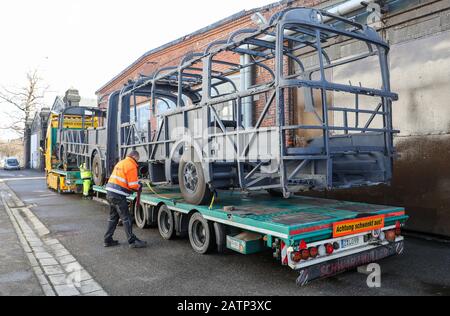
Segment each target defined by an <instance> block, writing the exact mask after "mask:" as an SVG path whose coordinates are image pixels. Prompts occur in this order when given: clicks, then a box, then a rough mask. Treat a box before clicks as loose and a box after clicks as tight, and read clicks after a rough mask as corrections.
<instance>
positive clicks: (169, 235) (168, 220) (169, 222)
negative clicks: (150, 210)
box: [158, 205, 175, 240]
mask: <svg viewBox="0 0 450 316" xmlns="http://www.w3.org/2000/svg"><path fill="white" fill-rule="evenodd" d="M158 229H159V234H160V235H161V237H162V238H164V239H166V240H171V239H173V238H174V237H175V223H174V218H173V213H172V211H171V210H169V208H168V207H167V206H166V205H162V206H161V207H160V208H159V212H158Z"/></svg>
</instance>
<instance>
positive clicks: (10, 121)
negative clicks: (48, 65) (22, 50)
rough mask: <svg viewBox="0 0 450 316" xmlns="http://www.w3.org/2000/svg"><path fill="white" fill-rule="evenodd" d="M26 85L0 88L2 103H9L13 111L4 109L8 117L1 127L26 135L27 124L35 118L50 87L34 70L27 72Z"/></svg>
mask: <svg viewBox="0 0 450 316" xmlns="http://www.w3.org/2000/svg"><path fill="white" fill-rule="evenodd" d="M26 76H27V81H26V85H25V86H23V87H22V88H17V89H8V88H5V87H2V88H1V89H0V103H6V104H9V105H10V106H11V107H12V109H13V110H12V111H3V113H4V115H5V116H6V117H7V119H6V120H2V121H7V123H6V124H5V125H4V126H0V129H3V130H5V129H7V130H12V131H15V132H17V133H18V134H20V135H21V136H23V135H24V131H25V124H26V123H27V122H28V121H29V120H30V119H32V118H33V116H34V114H35V113H36V112H37V111H39V109H40V108H41V106H42V104H43V99H44V96H45V93H46V91H47V89H48V87H46V86H44V85H43V80H42V78H41V77H40V76H39V74H38V71H37V70H36V69H35V70H32V71H29V72H28V73H27V75H26Z"/></svg>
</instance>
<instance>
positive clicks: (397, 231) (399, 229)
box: [395, 221, 402, 236]
mask: <svg viewBox="0 0 450 316" xmlns="http://www.w3.org/2000/svg"><path fill="white" fill-rule="evenodd" d="M401 234H402V225H401V224H400V222H398V221H397V223H395V235H396V236H400V235H401Z"/></svg>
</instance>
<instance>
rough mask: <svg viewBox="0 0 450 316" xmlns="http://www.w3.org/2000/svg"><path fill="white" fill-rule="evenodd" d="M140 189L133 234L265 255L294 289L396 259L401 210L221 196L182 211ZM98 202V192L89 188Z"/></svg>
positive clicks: (178, 199)
mask: <svg viewBox="0 0 450 316" xmlns="http://www.w3.org/2000/svg"><path fill="white" fill-rule="evenodd" d="M157 191H158V192H156V189H154V188H152V187H148V189H147V190H146V191H144V192H143V193H142V194H141V197H140V205H139V206H136V205H135V203H134V202H135V200H136V195H134V196H131V197H130V198H129V201H130V210H132V211H134V212H133V213H134V217H135V221H136V224H137V226H139V227H140V228H148V227H158V228H159V231H160V234H161V236H162V237H163V238H165V239H172V238H173V237H175V236H177V235H178V236H181V237H183V236H189V239H190V242H191V245H192V247H193V249H194V250H195V251H196V252H198V253H200V254H206V253H208V252H209V251H211V250H212V249H213V248H216V249H217V250H218V251H219V252H223V251H224V250H225V249H230V250H233V251H236V252H239V253H241V254H253V253H257V252H262V251H264V250H265V249H271V250H272V251H273V255H274V258H275V259H277V260H279V261H280V262H281V263H282V265H284V266H288V267H290V268H292V269H294V270H298V271H299V272H300V276H299V279H298V280H297V282H298V284H299V285H302V286H303V285H306V284H308V283H309V282H311V281H313V280H316V279H321V278H325V277H329V276H332V275H335V274H338V273H340V272H344V271H348V270H350V269H353V268H357V267H359V266H363V265H366V264H369V263H373V262H376V261H379V260H381V259H383V258H386V257H389V256H393V255H397V254H401V253H403V249H404V244H403V242H404V238H403V237H402V236H401V227H403V225H404V224H405V223H406V221H407V220H408V216H407V215H406V214H405V209H404V208H402V207H392V206H382V205H373V204H366V203H355V202H346V201H337V200H328V199H320V198H313V197H305V196H295V197H292V198H291V199H287V200H286V199H282V198H275V197H270V196H268V195H267V194H266V193H265V192H262V193H252V194H251V195H248V194H243V193H240V192H231V191H223V192H220V193H219V194H218V198H215V199H213V201H211V202H212V203H211V205H210V206H209V207H208V206H199V205H192V204H188V203H185V202H184V200H183V198H182V195H181V193H180V192H179V190H178V189H177V188H169V187H167V188H160V187H158V188H157ZM94 192H95V193H96V194H97V196H98V197H100V196H101V195H103V194H105V193H106V191H105V189H104V188H103V187H99V186H94Z"/></svg>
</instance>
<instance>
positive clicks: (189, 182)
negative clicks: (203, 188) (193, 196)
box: [183, 162, 199, 193]
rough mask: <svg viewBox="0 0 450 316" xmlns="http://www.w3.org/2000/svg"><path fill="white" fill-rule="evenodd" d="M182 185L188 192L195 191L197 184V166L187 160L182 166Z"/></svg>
mask: <svg viewBox="0 0 450 316" xmlns="http://www.w3.org/2000/svg"><path fill="white" fill-rule="evenodd" d="M183 174H184V185H185V187H186V189H187V190H188V191H189V192H190V193H195V191H196V190H197V186H198V180H199V179H198V172H197V167H196V166H195V164H193V163H192V162H188V163H187V164H186V166H185V167H184V173H183Z"/></svg>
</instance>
